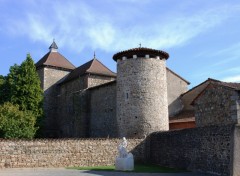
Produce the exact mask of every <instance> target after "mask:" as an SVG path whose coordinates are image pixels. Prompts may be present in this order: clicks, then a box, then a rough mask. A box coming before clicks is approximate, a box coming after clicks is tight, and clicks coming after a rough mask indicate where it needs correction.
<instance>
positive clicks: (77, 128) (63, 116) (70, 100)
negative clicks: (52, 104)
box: [58, 90, 89, 138]
mask: <svg viewBox="0 0 240 176" xmlns="http://www.w3.org/2000/svg"><path fill="white" fill-rule="evenodd" d="M58 130H59V135H58V136H59V137H61V138H64V137H65V138H66V137H67V138H69V137H81V138H84V137H89V93H88V91H87V90H81V91H77V92H72V93H64V94H61V95H60V96H58Z"/></svg>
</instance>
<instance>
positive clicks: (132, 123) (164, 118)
mask: <svg viewBox="0 0 240 176" xmlns="http://www.w3.org/2000/svg"><path fill="white" fill-rule="evenodd" d="M117 71H118V75H117V122H118V124H119V132H120V134H119V135H120V136H126V137H144V136H145V135H148V134H150V133H151V132H154V131H159V130H163V131H164V130H168V129H169V122H168V102H167V80H166V68H165V59H162V60H160V59H156V58H144V57H138V58H136V59H133V58H129V59H126V60H122V59H119V60H118V61H117Z"/></svg>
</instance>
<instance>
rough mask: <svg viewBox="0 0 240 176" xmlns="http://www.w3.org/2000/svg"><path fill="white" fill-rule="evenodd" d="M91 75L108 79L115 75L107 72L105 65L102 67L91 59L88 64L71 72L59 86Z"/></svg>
mask: <svg viewBox="0 0 240 176" xmlns="http://www.w3.org/2000/svg"><path fill="white" fill-rule="evenodd" d="M85 73H91V74H95V75H103V76H109V77H116V73H114V72H112V71H111V70H109V69H108V68H107V67H106V66H105V65H103V64H102V63H101V62H100V61H99V60H97V59H95V58H94V59H92V60H90V61H89V62H87V63H85V64H83V65H81V66H79V67H78V68H76V69H75V70H73V71H72V72H71V73H70V74H69V75H68V76H67V77H66V78H65V79H64V80H63V81H62V82H61V83H60V84H63V83H66V82H68V81H71V80H73V79H76V78H78V77H79V76H81V75H83V74H85Z"/></svg>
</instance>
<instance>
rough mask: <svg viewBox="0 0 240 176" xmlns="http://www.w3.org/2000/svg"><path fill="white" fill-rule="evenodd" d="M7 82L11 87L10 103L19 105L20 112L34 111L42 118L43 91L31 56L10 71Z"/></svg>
mask: <svg viewBox="0 0 240 176" xmlns="http://www.w3.org/2000/svg"><path fill="white" fill-rule="evenodd" d="M7 82H8V83H9V87H10V96H9V97H10V102H12V103H13V104H18V105H19V108H20V110H23V111H25V110H28V111H32V112H33V114H34V115H35V116H36V117H37V118H40V117H41V116H42V114H43V110H42V101H43V91H42V89H41V85H40V79H39V76H38V74H37V72H36V67H35V65H34V61H33V60H32V58H31V56H30V54H28V55H27V58H26V60H25V61H23V63H22V64H21V65H20V66H19V67H17V66H14V67H12V68H11V69H10V73H9V75H8V79H7Z"/></svg>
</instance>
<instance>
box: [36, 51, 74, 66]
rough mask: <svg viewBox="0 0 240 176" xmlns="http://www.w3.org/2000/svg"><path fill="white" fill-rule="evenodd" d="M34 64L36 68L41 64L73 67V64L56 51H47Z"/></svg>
mask: <svg viewBox="0 0 240 176" xmlns="http://www.w3.org/2000/svg"><path fill="white" fill-rule="evenodd" d="M35 65H36V67H37V69H38V68H40V67H42V66H53V67H58V68H63V69H68V70H73V69H75V66H74V65H73V64H72V63H71V62H69V61H68V60H67V59H66V58H65V57H64V56H62V55H61V54H60V53H58V52H48V53H47V54H45V56H43V57H42V58H41V59H40V60H39V61H38V62H37V63H36V64H35Z"/></svg>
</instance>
